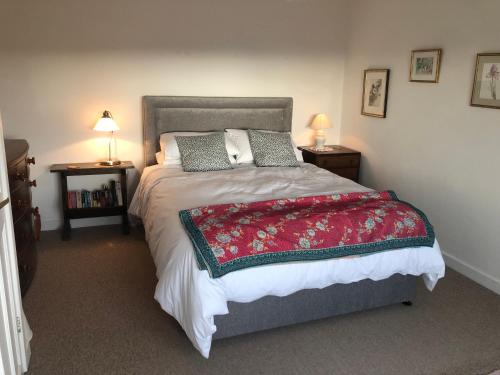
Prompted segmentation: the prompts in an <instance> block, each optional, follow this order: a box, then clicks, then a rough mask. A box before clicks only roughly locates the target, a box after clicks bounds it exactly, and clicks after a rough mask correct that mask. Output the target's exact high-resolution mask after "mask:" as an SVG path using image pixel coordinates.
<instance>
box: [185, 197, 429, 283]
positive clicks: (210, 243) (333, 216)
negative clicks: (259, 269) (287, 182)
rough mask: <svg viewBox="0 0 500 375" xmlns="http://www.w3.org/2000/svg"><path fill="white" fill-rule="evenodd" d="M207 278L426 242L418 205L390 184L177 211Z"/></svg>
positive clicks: (426, 230) (423, 218) (426, 225)
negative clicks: (378, 188) (403, 198)
mask: <svg viewBox="0 0 500 375" xmlns="http://www.w3.org/2000/svg"><path fill="white" fill-rule="evenodd" d="M179 216H180V219H181V222H182V223H183V225H184V227H185V228H186V231H187V233H188V235H189V237H190V238H191V241H192V242H193V245H194V249H195V252H196V258H197V260H198V265H199V267H200V268H201V269H206V270H208V272H209V273H210V275H211V277H214V278H216V277H220V276H223V275H225V274H226V273H229V272H232V271H236V270H240V269H243V268H247V267H254V266H260V265H264V264H270V263H278V262H290V261H311V260H320V259H329V258H338V257H345V256H350V255H362V254H369V253H373V252H379V251H386V250H392V249H399V248H404V247H416V246H433V244H434V231H433V228H432V225H431V224H430V223H429V221H428V220H427V217H426V216H425V215H424V213H423V212H421V211H420V210H418V209H417V208H415V207H413V206H412V205H410V204H409V203H406V202H403V201H400V200H399V199H398V198H397V196H396V194H395V193H394V192H392V191H383V192H365V193H346V194H332V195H319V196H312V197H302V198H294V199H275V200H268V201H261V202H252V203H232V204H220V205H213V206H205V207H198V208H193V209H189V210H183V211H180V212H179Z"/></svg>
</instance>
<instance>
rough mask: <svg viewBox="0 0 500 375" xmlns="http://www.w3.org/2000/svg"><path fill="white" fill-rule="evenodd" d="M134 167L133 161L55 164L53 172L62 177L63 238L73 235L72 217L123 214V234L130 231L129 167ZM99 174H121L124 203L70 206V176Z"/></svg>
mask: <svg viewBox="0 0 500 375" xmlns="http://www.w3.org/2000/svg"><path fill="white" fill-rule="evenodd" d="M131 168H134V164H132V162H131V161H122V162H121V164H119V165H111V166H105V165H101V164H99V163H68V164H53V165H52V166H51V167H50V172H51V173H59V175H60V177H61V198H62V207H63V219H64V224H63V231H62V239H63V240H69V239H70V237H71V223H70V220H71V219H83V218H88V217H100V216H118V215H119V216H121V217H122V229H123V234H128V233H129V232H130V228H129V223H128V213H127V208H128V205H127V169H131ZM97 174H119V175H120V185H121V192H122V194H121V195H122V200H123V204H122V205H120V206H118V205H116V206H108V207H85V208H70V206H69V204H68V176H85V175H97Z"/></svg>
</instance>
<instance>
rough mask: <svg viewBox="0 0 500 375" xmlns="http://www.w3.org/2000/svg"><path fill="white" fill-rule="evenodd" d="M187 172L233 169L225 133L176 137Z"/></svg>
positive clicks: (183, 165) (183, 167) (183, 166)
mask: <svg viewBox="0 0 500 375" xmlns="http://www.w3.org/2000/svg"><path fill="white" fill-rule="evenodd" d="M175 141H176V142H177V146H178V147H179V152H180V154H181V162H182V169H183V170H184V171H185V172H206V171H219V170H221V169H231V168H232V166H231V162H230V161H229V155H228V153H227V150H226V143H225V140H224V133H222V132H221V133H215V134H209V135H200V136H189V137H183V136H176V137H175Z"/></svg>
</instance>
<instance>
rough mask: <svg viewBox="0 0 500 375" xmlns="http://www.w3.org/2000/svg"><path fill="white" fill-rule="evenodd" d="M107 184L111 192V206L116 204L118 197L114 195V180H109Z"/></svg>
mask: <svg viewBox="0 0 500 375" xmlns="http://www.w3.org/2000/svg"><path fill="white" fill-rule="evenodd" d="M109 186H110V190H109V192H110V193H111V206H112V207H116V206H118V198H117V197H116V181H114V180H111V182H110V183H109Z"/></svg>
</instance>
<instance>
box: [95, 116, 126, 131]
mask: <svg viewBox="0 0 500 375" xmlns="http://www.w3.org/2000/svg"><path fill="white" fill-rule="evenodd" d="M94 130H95V131H98V132H115V131H117V130H120V128H119V127H118V125H116V122H115V120H113V116H111V112H109V111H104V112H103V113H102V117H101V118H100V119H99V120H97V123H96V124H95V126H94Z"/></svg>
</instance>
